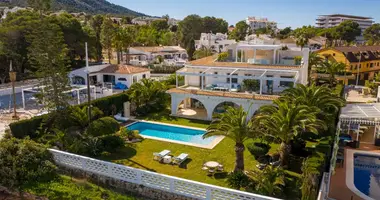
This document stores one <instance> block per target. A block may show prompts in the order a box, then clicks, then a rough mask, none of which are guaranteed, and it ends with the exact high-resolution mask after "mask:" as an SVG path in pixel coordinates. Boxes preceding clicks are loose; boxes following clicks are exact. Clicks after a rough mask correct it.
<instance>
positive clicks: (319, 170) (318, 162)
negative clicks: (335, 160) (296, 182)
mask: <svg viewBox="0 0 380 200" xmlns="http://www.w3.org/2000/svg"><path fill="white" fill-rule="evenodd" d="M325 160H326V156H325V155H324V154H323V153H320V152H316V153H314V154H313V155H311V156H310V157H308V158H307V159H306V160H305V162H304V163H303V166H302V186H301V192H302V200H312V199H316V198H317V196H318V188H319V182H320V180H321V177H322V174H323V171H324V164H325Z"/></svg>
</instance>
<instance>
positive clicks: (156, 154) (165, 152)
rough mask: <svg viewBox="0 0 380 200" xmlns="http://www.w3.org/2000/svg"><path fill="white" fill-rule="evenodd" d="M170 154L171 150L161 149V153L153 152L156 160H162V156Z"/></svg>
mask: <svg viewBox="0 0 380 200" xmlns="http://www.w3.org/2000/svg"><path fill="white" fill-rule="evenodd" d="M168 154H170V151H169V150H163V151H161V152H160V153H153V159H154V160H158V161H161V160H162V158H163V157H164V156H166V155H168Z"/></svg>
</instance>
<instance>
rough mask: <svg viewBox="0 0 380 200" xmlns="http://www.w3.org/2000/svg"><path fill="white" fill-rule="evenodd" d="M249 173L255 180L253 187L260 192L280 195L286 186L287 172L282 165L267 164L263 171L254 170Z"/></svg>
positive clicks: (267, 194)
mask: <svg viewBox="0 0 380 200" xmlns="http://www.w3.org/2000/svg"><path fill="white" fill-rule="evenodd" d="M247 175H248V177H249V178H251V179H252V180H253V182H254V188H253V189H254V191H255V193H258V194H262V195H266V196H279V195H280V194H281V193H282V187H284V186H285V172H284V170H283V169H282V168H281V167H273V166H267V167H265V169H264V170H263V171H259V170H254V171H251V172H249V173H248V174H247Z"/></svg>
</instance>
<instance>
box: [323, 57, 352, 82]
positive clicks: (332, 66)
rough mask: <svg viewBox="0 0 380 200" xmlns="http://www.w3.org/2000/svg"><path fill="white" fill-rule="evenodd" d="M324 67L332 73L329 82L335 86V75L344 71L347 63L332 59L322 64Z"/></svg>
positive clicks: (327, 71)
mask: <svg viewBox="0 0 380 200" xmlns="http://www.w3.org/2000/svg"><path fill="white" fill-rule="evenodd" d="M321 67H322V69H323V70H324V71H325V72H326V73H328V74H329V75H330V77H329V82H330V87H333V86H334V83H335V82H336V80H335V75H336V74H337V73H340V72H344V71H345V69H346V65H345V64H344V63H342V62H332V61H325V62H323V63H322V65H321Z"/></svg>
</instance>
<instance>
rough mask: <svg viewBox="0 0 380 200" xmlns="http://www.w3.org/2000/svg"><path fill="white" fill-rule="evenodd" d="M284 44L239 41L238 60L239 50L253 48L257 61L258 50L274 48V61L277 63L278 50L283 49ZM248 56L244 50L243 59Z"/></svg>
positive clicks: (254, 58)
mask: <svg viewBox="0 0 380 200" xmlns="http://www.w3.org/2000/svg"><path fill="white" fill-rule="evenodd" d="M281 48H282V46H281V45H264V44H262V45H258V44H249V43H239V44H238V45H237V46H236V57H235V58H236V62H238V51H239V50H246V49H248V50H252V49H253V60H254V61H256V50H273V63H274V64H275V63H276V60H277V58H276V57H277V54H276V52H277V51H278V50H281ZM245 57H246V55H245V53H244V51H242V53H241V58H242V59H241V61H242V60H244V59H245Z"/></svg>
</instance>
